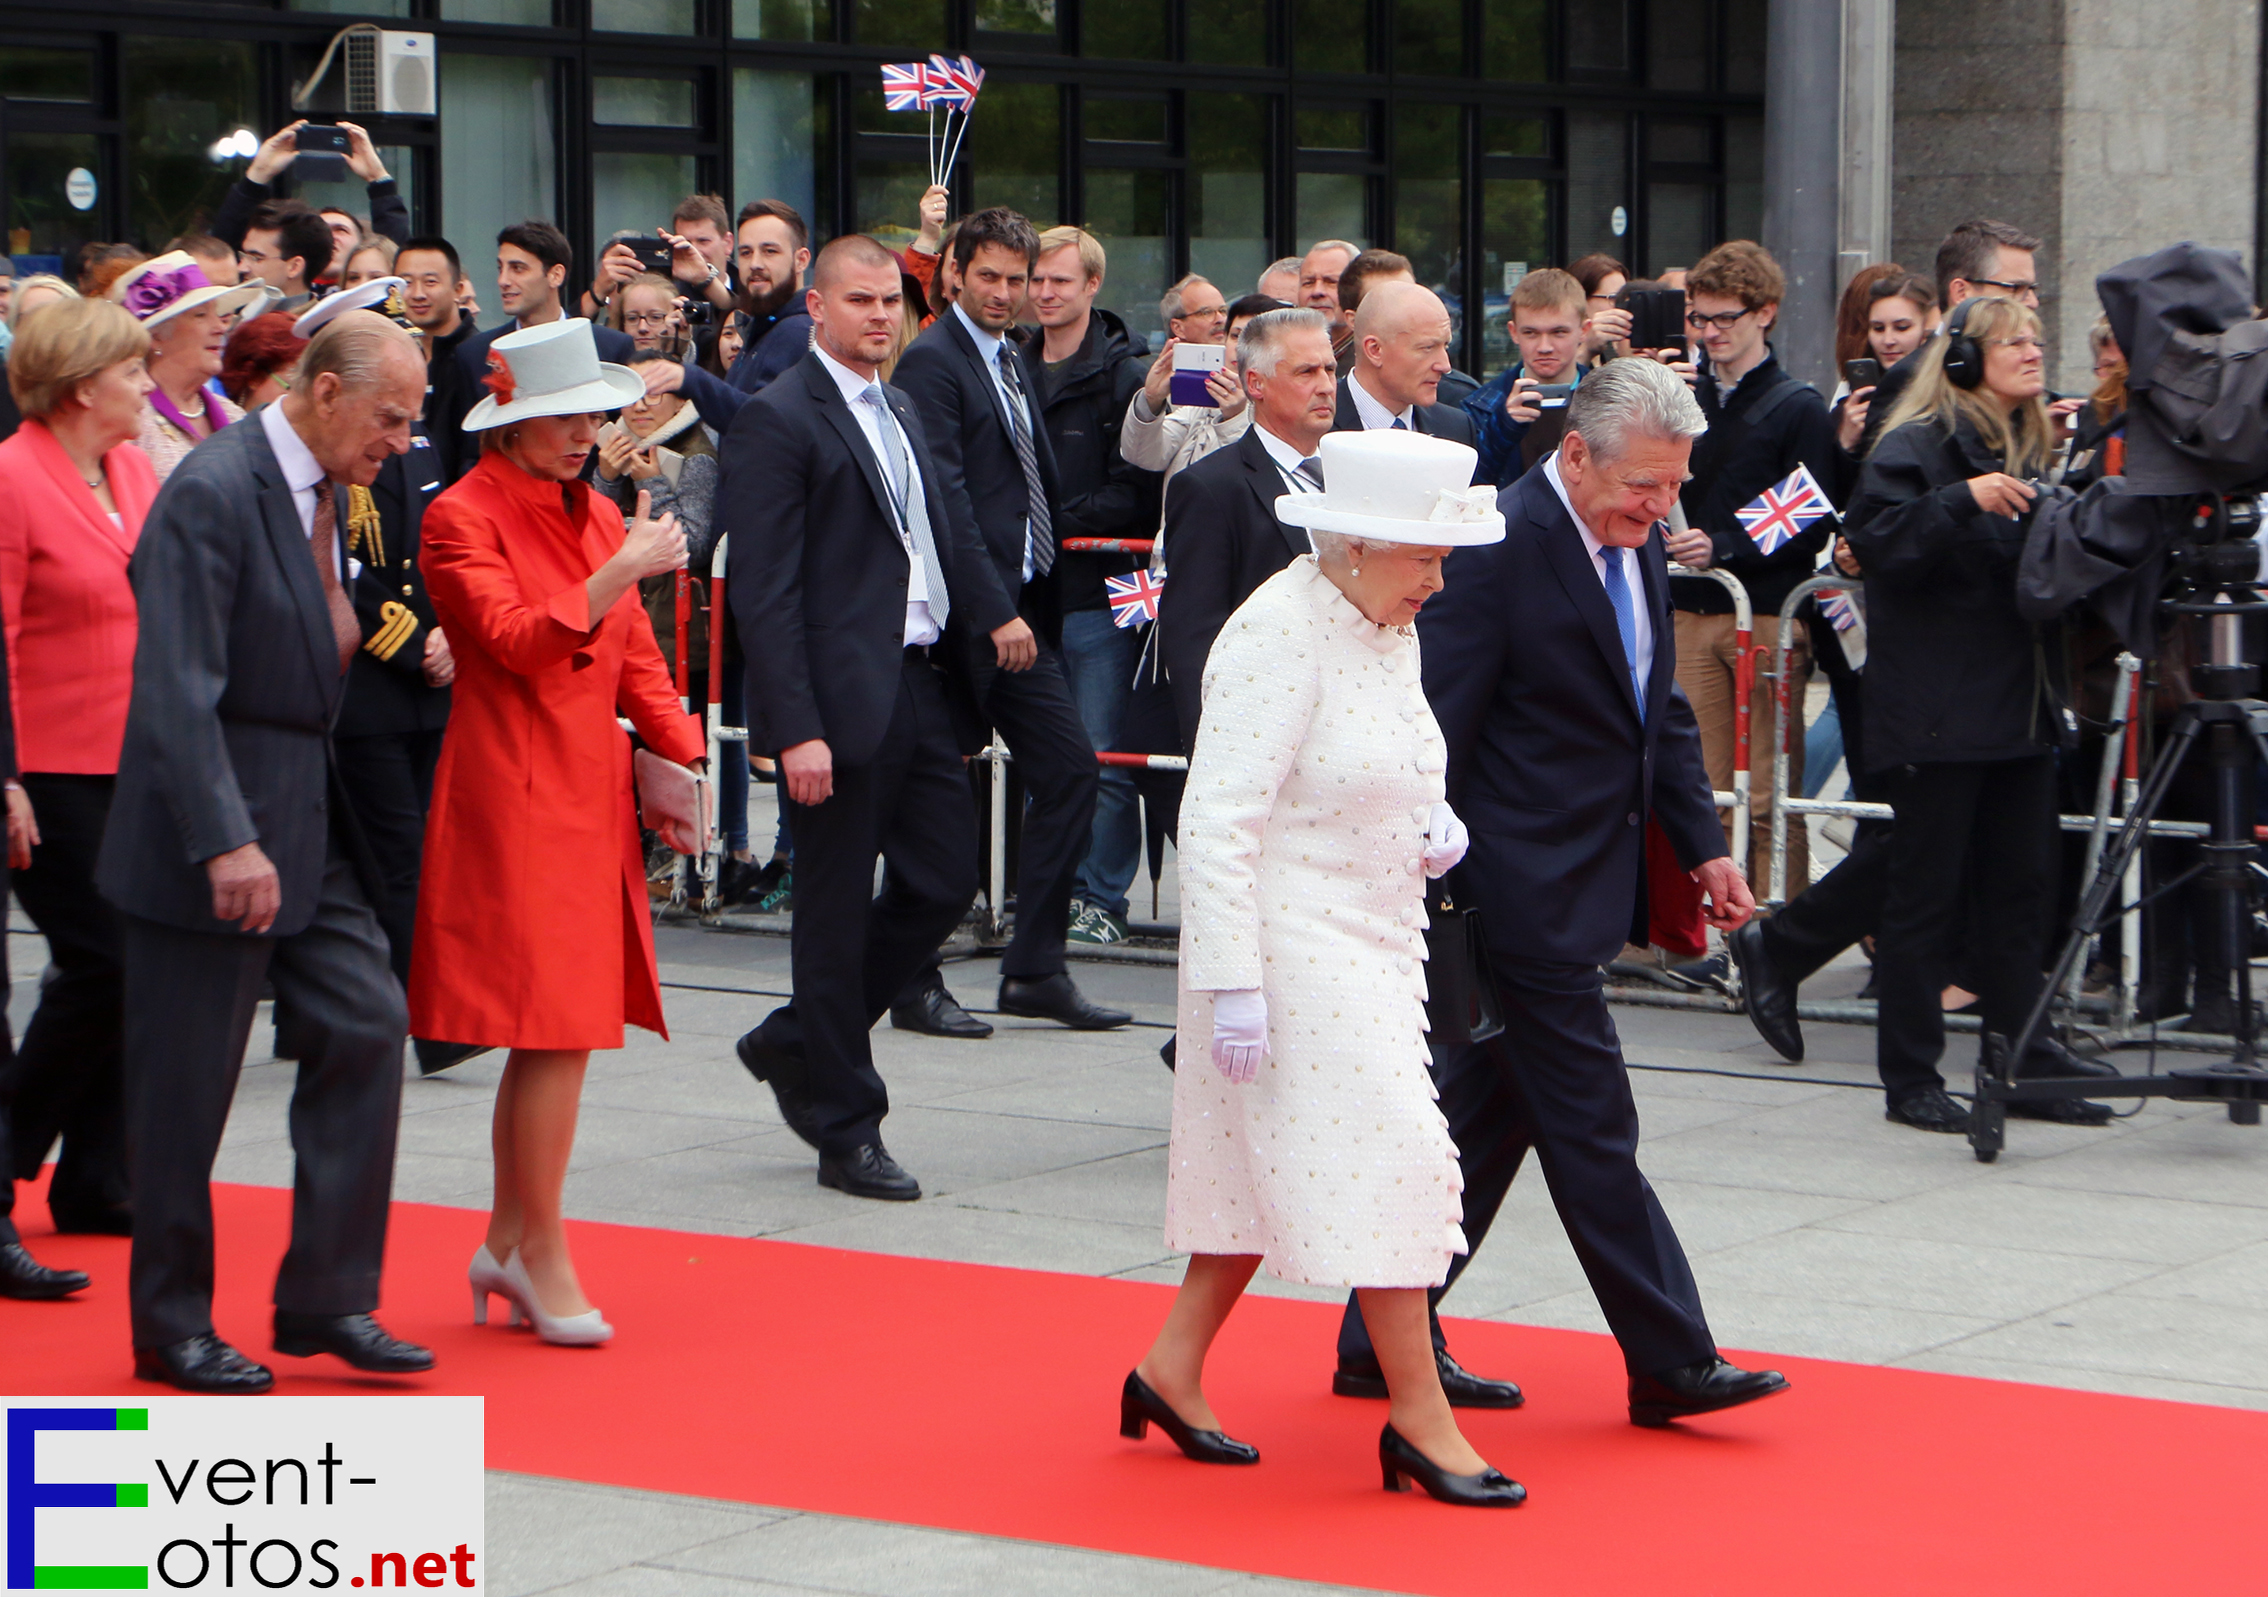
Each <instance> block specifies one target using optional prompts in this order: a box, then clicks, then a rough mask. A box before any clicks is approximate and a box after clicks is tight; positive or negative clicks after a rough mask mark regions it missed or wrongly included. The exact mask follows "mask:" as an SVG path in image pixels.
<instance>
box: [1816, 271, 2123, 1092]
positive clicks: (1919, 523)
mask: <svg viewBox="0 0 2268 1597" xmlns="http://www.w3.org/2000/svg"><path fill="white" fill-rule="evenodd" d="M1916 358H1917V359H1918V361H1919V365H1918V366H1917V367H1916V369H1915V372H1914V375H1913V380H1912V382H1911V383H1910V384H1909V385H1908V386H1907V389H1906V392H1905V393H1903V394H1902V395H1900V396H1899V399H1898V402H1897V404H1896V406H1895V407H1894V408H1893V410H1892V411H1891V413H1890V415H1889V416H1888V418H1887V419H1886V420H1885V421H1884V423H1883V426H1882V433H1881V438H1880V441H1879V442H1878V443H1877V444H1876V445H1875V447H1874V452H1873V454H1872V455H1871V456H1870V457H1869V458H1868V460H1867V463H1866V468H1865V471H1864V474H1863V475H1862V476H1861V478H1860V480H1859V489H1858V496H1857V498H1856V499H1855V500H1854V501H1853V502H1852V504H1851V506H1850V508H1849V510H1848V511H1846V512H1845V515H1844V521H1843V526H1844V532H1845V535H1846V536H1847V537H1848V538H1849V540H1850V543H1851V548H1852V549H1853V551H1854V552H1855V553H1856V554H1857V556H1858V560H1859V564H1860V565H1861V567H1863V568H1864V571H1865V574H1866V608H1867V629H1868V635H1869V636H1868V649H1867V667H1866V677H1865V693H1866V699H1865V703H1866V748H1865V758H1866V763H1867V765H1868V766H1869V767H1870V768H1871V769H1875V770H1879V771H1882V772H1884V773H1885V775H1886V776H1887V778H1888V781H1889V786H1890V788H1891V803H1892V807H1893V808H1894V810H1895V811H1896V814H1897V823H1896V826H1895V829H1894V830H1893V832H1892V835H1891V841H1890V850H1891V863H1890V871H1889V895H1888V900H1887V902H1886V903H1885V905H1884V906H1883V912H1882V922H1881V930H1880V933H1879V936H1878V941H1877V946H1876V951H1875V972H1876V984H1877V991H1878V993H1879V994H1880V1000H1881V1029H1880V1032H1879V1035H1878V1039H1877V1049H1878V1056H1877V1057H1878V1062H1879V1066H1880V1070H1881V1074H1882V1082H1883V1086H1884V1089H1885V1091H1886V1092H1887V1094H1888V1099H1889V1108H1888V1118H1889V1119H1891V1120H1893V1121H1896V1122H1899V1123H1900V1124H1903V1125H1909V1126H1915V1127H1918V1128H1920V1129H1922V1130H1925V1131H1944V1132H1959V1131H1963V1130H1965V1129H1966V1127H1967V1124H1968V1111H1967V1109H1966V1108H1965V1107H1964V1106H1963V1105H1961V1104H1960V1103H1958V1102H1956V1101H1955V1100H1954V1099H1952V1098H1951V1097H1950V1096H1948V1095H1947V1093H1946V1091H1945V1078H1944V1077H1943V1076H1942V1075H1941V1074H1939V1071H1938V1063H1939V1060H1940V1058H1941V1057H1942V1055H1943V1054H1944V1051H1945V1021H1944V1015H1943V1013H1942V1011H1941V1009H1940V1007H1939V995H1940V994H1941V992H1942V991H1943V989H1944V986H1945V980H1946V973H1945V965H1946V960H1947V957H1948V955H1949V954H1950V953H1951V951H1952V949H1953V947H1954V945H1955V942H1956V939H1957V937H1958V934H1959V931H1960V920H1961V916H1962V914H1963V912H1964V906H1965V905H1966V904H1968V903H1969V902H1971V901H1972V897H1973V901H1974V902H1975V903H1977V904H1980V905H1982V906H1984V911H1983V913H1985V914H1986V915H1988V916H1990V917H1991V922H1990V924H1988V925H1986V926H1984V927H1982V928H1980V930H1979V934H1978V935H1977V936H1976V937H1975V938H1974V939H1972V942H1973V945H1974V946H1973V950H1972V952H1973V956H1974V962H1975V967H1976V975H1977V977H1978V978H1979V985H1980V986H1981V988H1982V993H1981V996H1982V1000H1983V1012H1984V1026H1985V1030H1986V1031H1987V1032H1988V1033H1997V1034H1999V1035H2000V1036H2003V1037H2007V1036H2013V1035H2014V1034H2015V1033H2016V1032H2017V1031H2018V1029H2019V1028H2021V1026H2022V1025H2023V1023H2024V1019H2025V1016H2026V1014H2027V1013H2028V1012H2029V1010H2030V1008H2031V1006H2032V1004H2033V1002H2034V1001H2035V1000H2036V999H2037V997H2038V996H2039V992H2040V984H2041V980H2042V977H2041V968H2042V966H2043V964H2044V963H2045V960H2046V954H2047V945H2048V938H2049V932H2050V922H2051V920H2052V918H2053V912H2054V902H2055V873H2056V859H2057V853H2056V837H2057V833H2056V775H2055V755H2054V753H2053V745H2054V744H2055V743H2056V742H2058V741H2060V740H2061V739H2062V738H2063V736H2064V728H2065V725H2066V716H2065V712H2064V711H2063V709H2062V708H2061V706H2060V704H2059V703H2057V702H2056V695H2055V692H2054V690H2053V685H2052V684H2051V683H2050V682H2049V681H2048V680H2047V678H2046V669H2045V664H2044V662H2045V660H2046V658H2047V654H2046V651H2045V650H2043V649H2042V648H2041V647H2040V646H2039V644H2038V641H2037V640H2036V639H2035V637H2034V632H2033V627H2032V625H2031V624H2030V623H2029V622H2027V621H2025V620H2024V619H2023V618H2022V617H2021V616H2020V615H2019V614H2018V613H2017V608H2016V569H2017V563H2018V560H2019V559H2020V557H2021V556H2022V554H2023V549H2024V538H2025V530H2026V527H2027V526H2028V524H2029V520H2030V517H2031V514H2032V511H2033V508H2034V500H2035V499H2036V498H2037V495H2038V489H2037V487H2036V486H2035V483H2034V482H2033V481H2032V480H2030V479H2035V478H2037V477H2038V476H2039V474H2040V473H2041V472H2042V471H2043V470H2044V469H2045V468H2046V466H2047V463H2048V457H2049V454H2050V452H2051V450H2052V448H2053V444H2054V424H2053V422H2052V420H2051V419H2050V417H2049V414H2048V409H2047V406H2046V404H2045V402H2044V401H2043V399H2042V397H2041V396H2042V393H2043V391H2044V389H2045V387H2046V383H2045V378H2044V374H2043V360H2042V350H2041V344H2040V319H2039V317H2038V316H2037V315H2036V314H2035V313H2034V312H2033V311H2031V310H2030V309H2028V308H2027V307H2025V306H2024V305H2021V304H2019V303H2018V302H2016V301H2015V300H2012V299H2008V298H2004V297H2000V296H1993V297H1989V298H1971V299H1965V300H1963V301H1962V302H1961V303H1960V304H1959V305H1958V306H1956V307H1955V309H1954V311H1953V314H1952V315H1951V316H1950V317H1949V318H1948V320H1947V321H1946V323H1945V328H1944V331H1943V333H1942V334H1941V335H1940V336H1938V337H1937V338H1935V339H1933V340H1932V341H1931V342H1930V344H1928V345H1927V346H1925V347H1924V348H1923V349H1922V350H1921V351H1920V352H1919V353H1918V355H1917V357H1916ZM1971 881H1973V882H1974V885H1975V888H1976V889H1977V891H1976V892H1975V893H1974V894H1973V895H1969V894H1965V892H1964V884H1965V883H1968V882H1971ZM2016 1074H2017V1075H2019V1076H2082V1075H2085V1076H2114V1075H2116V1074H2118V1072H2117V1070H2116V1069H2115V1067H2112V1066H2109V1065H2105V1064H2102V1063H2100V1062H2098V1061H2093V1060H2082V1059H2080V1058H2078V1057H2077V1056H2075V1055H2073V1054H2071V1053H2070V1052H2069V1051H2068V1050H2067V1049H2065V1048H2063V1047H2062V1045H2061V1044H2059V1043H2057V1042H2055V1041H2054V1040H2053V1039H2050V1038H2044V1037H2043V1038H2042V1039H2040V1040H2039V1041H2037V1042H2035V1043H2034V1044H2033V1045H2032V1048H2031V1049H2030V1051H2029V1052H2028V1054H2027V1056H2026V1057H2025V1058H2024V1059H2023V1060H2021V1061H2019V1062H2018V1066H2017V1069H2016ZM2009 1113H2011V1114H2017V1113H2022V1114H2025V1115H2028V1116H2030V1117H2032V1118H2035V1119H2047V1120H2058V1121H2062V1122H2064V1123H2067V1124H2072V1125H2096V1126H2099V1125H2102V1124H2104V1123H2105V1122H2106V1121H2107V1120H2108V1119H2109V1116H2110V1111H2109V1109H2108V1108H2106V1107H2105V1106H2103V1105H2101V1104H2096V1103H2087V1102H2081V1101H2078V1100H2070V1099H2066V1100H2059V1101H2055V1102H2049V1103H2038V1104H2023V1105H2013V1104H2012V1105H2010V1107H2009Z"/></svg>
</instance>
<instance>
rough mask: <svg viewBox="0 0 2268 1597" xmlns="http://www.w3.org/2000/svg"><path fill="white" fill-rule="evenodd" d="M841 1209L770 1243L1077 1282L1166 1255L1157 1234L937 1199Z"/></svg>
mask: <svg viewBox="0 0 2268 1597" xmlns="http://www.w3.org/2000/svg"><path fill="white" fill-rule="evenodd" d="M845 1202H847V1203H850V1204H854V1205H856V1207H855V1208H853V1209H848V1210H845V1211H844V1212H842V1213H841V1214H839V1215H833V1216H830V1217H829V1218H827V1219H825V1220H821V1221H817V1222H815V1223H812V1224H809V1225H801V1226H796V1227H794V1228H793V1229H791V1230H786V1231H780V1232H776V1233H773V1235H775V1236H777V1237H778V1239H779V1240H781V1241H783V1242H809V1243H814V1244H816V1245H818V1246H821V1247H829V1248H852V1249H856V1250H859V1251H863V1252H881V1251H885V1250H886V1251H888V1252H890V1253H894V1254H899V1255H903V1256H906V1257H911V1258H917V1259H958V1260H961V1261H963V1262H965V1263H969V1264H1005V1265H1010V1266H1014V1267H1017V1268H1021V1269H1030V1270H1063V1271H1068V1272H1071V1273H1073V1274H1078V1275H1113V1274H1116V1273H1117V1272H1119V1271H1121V1270H1126V1269H1130V1268H1132V1267H1134V1266H1136V1265H1139V1264H1145V1263H1155V1262H1156V1261H1157V1260H1158V1259H1160V1258H1161V1257H1163V1256H1164V1254H1165V1243H1164V1241H1163V1240H1162V1239H1161V1237H1160V1235H1159V1228H1158V1227H1156V1226H1148V1225H1118V1224H1113V1223H1111V1222H1109V1221H1106V1220H1067V1219H1064V1218H1062V1217H1060V1216H1057V1215H1039V1214H1012V1213H1001V1212H998V1211H996V1210H991V1209H972V1208H966V1207H963V1206H962V1205H960V1204H956V1203H953V1202H950V1201H948V1200H943V1199H936V1198H924V1199H923V1200H922V1201H921V1202H919V1203H909V1204H895V1203H892V1204H883V1203H876V1202H872V1201H868V1200H862V1199H856V1198H852V1199H846V1200H845Z"/></svg>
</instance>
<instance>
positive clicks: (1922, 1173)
mask: <svg viewBox="0 0 2268 1597" xmlns="http://www.w3.org/2000/svg"><path fill="white" fill-rule="evenodd" d="M1882 1131H1883V1134H1882V1136H1881V1137H1879V1138H1874V1139H1863V1138H1853V1139H1850V1140H1847V1141H1846V1140H1836V1139H1826V1138H1820V1137H1817V1136H1768V1135H1766V1134H1764V1133H1763V1132H1760V1131H1757V1130H1755V1129H1753V1127H1752V1125H1751V1123H1750V1122H1748V1121H1746V1120H1738V1121H1731V1122H1728V1123H1726V1124H1724V1125H1721V1126H1708V1127H1704V1128H1703V1129H1701V1130H1699V1131H1686V1132H1679V1133H1678V1134H1677V1135H1675V1136H1669V1137H1653V1138H1648V1139H1647V1140H1646V1141H1645V1142H1644V1143H1642V1144H1641V1145H1640V1146H1639V1149H1638V1163H1639V1165H1640V1167H1641V1168H1643V1169H1644V1170H1645V1172H1646V1174H1647V1175H1649V1176H1651V1177H1653V1178H1654V1179H1656V1180H1663V1179H1668V1180H1673V1181H1695V1182H1705V1183H1708V1184H1710V1185H1714V1186H1723V1187H1744V1188H1753V1189H1756V1190H1759V1191H1764V1192H1808V1193H1811V1194H1814V1195H1815V1196H1819V1197H1830V1198H1867V1199H1872V1200H1874V1201H1875V1202H1888V1201H1889V1200H1891V1199H1893V1198H1907V1197H1911V1196H1913V1195H1914V1194H1915V1193H1917V1192H1930V1191H1934V1190H1935V1189H1937V1188H1939V1187H1949V1186H1955V1185H1958V1184H1959V1183H1961V1182H1964V1181H1975V1180H1978V1179H1980V1175H1979V1173H1980V1172H1982V1171H1985V1170H1987V1169H1988V1168H1989V1167H1988V1166H1984V1165H1979V1164H1977V1163H1976V1162H1975V1161H1974V1160H1973V1159H1971V1158H1970V1157H1969V1149H1968V1145H1967V1144H1966V1143H1964V1142H1962V1141H1960V1139H1958V1138H1955V1137H1944V1136H1933V1135H1931V1134H1929V1133H1927V1132H1920V1131H1914V1130H1911V1129H1909V1128H1907V1127H1904V1126H1893V1125H1890V1124H1889V1123H1888V1122H1883V1123H1882Z"/></svg>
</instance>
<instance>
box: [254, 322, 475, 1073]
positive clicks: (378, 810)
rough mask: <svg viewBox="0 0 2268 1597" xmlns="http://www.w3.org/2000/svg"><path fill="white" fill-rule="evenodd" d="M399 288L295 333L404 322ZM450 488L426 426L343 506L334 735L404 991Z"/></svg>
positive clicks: (425, 797) (442, 677)
mask: <svg viewBox="0 0 2268 1597" xmlns="http://www.w3.org/2000/svg"><path fill="white" fill-rule="evenodd" d="M399 282H400V279H398V278H379V279H377V280H376V281H374V282H371V283H367V284H364V285H362V286H361V287H359V288H355V289H350V290H348V291H347V292H346V293H344V294H337V295H333V296H332V297H331V298H330V299H327V300H323V301H321V302H319V303H318V304H316V305H315V306H313V307H311V308H310V309H309V310H308V312H307V313H306V314H305V315H303V316H302V317H300V318H299V320H298V322H297V323H296V324H294V325H295V330H296V331H297V332H298V333H299V334H300V336H301V337H303V338H304V337H309V336H312V334H313V333H314V332H315V330H316V329H318V328H320V327H321V326H322V324H323V323H324V322H326V321H328V320H330V318H331V317H332V316H335V315H337V314H339V310H346V309H357V308H363V307H364V306H367V308H368V309H371V310H375V311H377V312H379V313H380V314H381V315H390V316H392V317H393V318H394V319H395V320H396V321H399V322H401V323H402V324H403V325H404V326H408V325H409V322H408V318H407V317H406V316H404V315H402V314H401V312H400V301H399V299H398V298H397V297H396V289H397V287H398V285H399ZM345 302H352V303H345ZM333 305H338V307H339V310H334V309H332V308H331V307H332V306H333ZM442 485H443V472H442V465H441V456H440V451H438V450H437V449H435V448H434V446H433V443H432V441H431V440H430V439H429V438H428V437H427V436H426V433H425V429H424V426H423V425H422V424H421V425H419V426H418V427H417V428H415V429H414V430H413V431H412V433H411V436H410V447H409V453H407V454H404V455H396V456H394V457H392V458H391V459H389V460H388V461H387V462H386V464H385V465H384V467H382V468H381V469H380V471H379V473H378V480H377V481H376V482H374V483H372V484H371V485H370V486H369V487H367V488H361V487H355V488H350V489H349V490H348V503H347V504H346V505H345V506H344V507H343V508H344V510H345V512H346V515H345V521H346V526H345V529H344V530H345V534H346V550H347V557H348V558H349V559H350V560H353V561H358V562H360V564H361V570H360V572H359V573H358V574H356V575H355V577H354V580H353V581H352V583H351V584H350V585H349V587H348V590H347V592H348V595H349V597H351V598H352V599H353V600H354V610H355V616H356V618H357V619H358V620H359V621H360V622H361V623H362V648H361V650H360V652H358V653H357V654H356V655H355V657H354V664H353V666H352V667H351V668H350V669H349V670H348V673H347V685H346V696H345V699H344V700H343V701H342V702H341V704H340V706H339V719H338V724H337V726H336V727H335V728H334V729H333V732H332V738H333V743H334V746H335V747H336V749H337V751H338V762H339V775H340V778H341V780H342V783H343V785H344V787H345V789H346V793H347V797H348V801H349V802H350V803H351V804H352V805H353V807H354V813H355V819H356V820H357V821H359V822H360V823H361V825H362V831H363V835H364V837H365V839H366V840H367V841H368V843H369V846H370V852H371V854H372V855H373V856H374V857H375V859H376V862H377V865H378V870H379V875H380V879H381V882H382V885H383V887H384V897H383V898H382V899H381V900H380V902H378V903H377V904H375V905H373V906H372V907H373V908H374V909H376V911H377V912H378V924H379V925H380V926H382V927H383V928H384V929H385V932H386V940H387V942H388V944H389V945H391V952H392V958H393V966H394V974H395V975H396V976H398V977H400V978H401V981H402V984H403V986H404V987H405V988H406V987H407V986H408V984H409V968H410V931H411V928H412V927H414V926H415V925H416V924H417V873H418V861H419V859H420V857H421V856H422V855H423V853H424V851H425V812H426V810H427V808H428V807H429V806H430V804H431V803H432V799H433V769H434V766H435V765H436V764H438V763H439V761H440V759H441V733H442V729H443V728H444V727H446V726H447V725H448V724H449V681H450V678H451V677H452V676H453V675H454V673H455V665H454V662H452V661H451V659H450V657H449V649H448V643H447V641H446V640H445V639H444V638H443V637H442V635H441V633H440V631H439V629H438V627H437V626H436V624H435V621H434V616H433V602H432V601H431V600H430V599H428V598H426V596H425V579H424V578H423V577H422V576H420V575H419V574H418V569H417V532H418V523H419V522H420V521H421V520H422V519H423V517H424V514H425V507H426V506H427V505H429V504H431V503H432V502H433V498H434V495H436V494H437V493H439V492H440V491H441V488H442ZM421 1052H422V1050H421Z"/></svg>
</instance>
